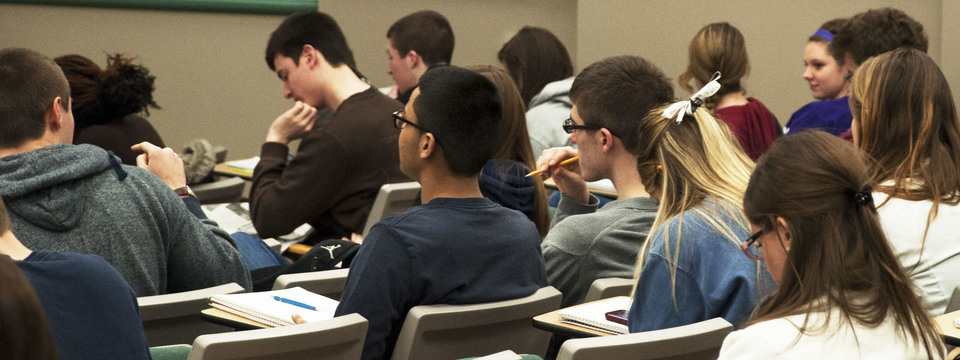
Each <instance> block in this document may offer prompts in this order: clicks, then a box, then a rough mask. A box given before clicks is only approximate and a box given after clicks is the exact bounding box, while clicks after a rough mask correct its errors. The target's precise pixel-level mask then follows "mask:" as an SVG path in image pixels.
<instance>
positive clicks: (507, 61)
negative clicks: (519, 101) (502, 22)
mask: <svg viewBox="0 0 960 360" xmlns="http://www.w3.org/2000/svg"><path fill="white" fill-rule="evenodd" d="M497 58H498V59H499V60H500V62H501V63H503V64H504V66H506V68H507V71H508V72H509V73H510V76H512V77H513V79H514V81H516V82H517V84H518V85H519V86H520V96H521V97H522V98H523V103H524V104H530V99H533V97H534V96H536V95H537V94H538V93H540V91H541V90H543V87H544V86H546V85H547V84H549V83H551V82H554V81H558V80H563V79H566V78H568V77H571V76H573V64H572V62H571V61H570V54H569V53H568V52H567V48H566V46H563V43H562V42H560V39H558V38H557V37H556V36H555V35H553V33H551V32H550V31H549V30H547V29H543V28H538V27H533V26H524V27H523V28H522V29H520V31H518V32H517V34H516V35H514V36H513V37H512V38H510V40H509V41H507V43H506V44H503V47H501V48H500V52H499V53H498V54H497Z"/></svg>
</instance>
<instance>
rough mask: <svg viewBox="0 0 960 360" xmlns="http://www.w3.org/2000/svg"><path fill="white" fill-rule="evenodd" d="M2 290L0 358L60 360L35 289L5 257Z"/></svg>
mask: <svg viewBox="0 0 960 360" xmlns="http://www.w3.org/2000/svg"><path fill="white" fill-rule="evenodd" d="M0 206H2V202H0ZM0 289H3V291H0V354H3V358H4V359H24V360H56V359H59V357H58V356H57V345H56V344H55V343H54V341H53V334H52V333H51V332H50V328H49V326H48V325H47V317H46V316H45V315H44V314H43V307H42V306H41V304H40V299H39V298H38V297H37V293H36V291H34V289H33V285H30V280H28V279H27V276H26V275H24V274H23V272H21V271H20V268H19V267H17V265H16V263H15V262H14V261H13V260H12V259H10V257H9V256H6V255H0Z"/></svg>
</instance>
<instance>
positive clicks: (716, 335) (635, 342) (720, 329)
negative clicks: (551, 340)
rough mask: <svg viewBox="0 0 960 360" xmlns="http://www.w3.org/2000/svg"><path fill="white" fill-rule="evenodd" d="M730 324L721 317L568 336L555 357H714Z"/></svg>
mask: <svg viewBox="0 0 960 360" xmlns="http://www.w3.org/2000/svg"><path fill="white" fill-rule="evenodd" d="M731 331H733V325H731V324H730V323H729V322H727V321H726V320H724V319H723V318H713V319H710V320H706V321H701V322H698V323H694V324H690V325H684V326H678V327H674V328H669V329H662V330H654V331H646V332H641V333H634V334H626V335H616V336H598V337H592V338H583V339H571V340H567V341H566V342H564V343H563V346H561V347H560V353H559V354H558V355H557V360H584V359H645V360H647V359H671V360H682V359H716V358H717V356H719V355H720V346H721V345H723V339H724V338H726V337H727V334H729V333H730V332H731Z"/></svg>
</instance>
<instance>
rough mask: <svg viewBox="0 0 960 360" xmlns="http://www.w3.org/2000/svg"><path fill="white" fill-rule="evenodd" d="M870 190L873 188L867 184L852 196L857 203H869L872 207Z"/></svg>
mask: <svg viewBox="0 0 960 360" xmlns="http://www.w3.org/2000/svg"><path fill="white" fill-rule="evenodd" d="M872 190H873V189H871V188H870V187H869V186H867V187H866V188H864V189H863V190H861V191H860V192H858V193H856V195H854V196H853V200H854V201H856V202H857V205H869V206H870V207H873V194H872Z"/></svg>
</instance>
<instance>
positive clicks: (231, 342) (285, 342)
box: [187, 314, 368, 360]
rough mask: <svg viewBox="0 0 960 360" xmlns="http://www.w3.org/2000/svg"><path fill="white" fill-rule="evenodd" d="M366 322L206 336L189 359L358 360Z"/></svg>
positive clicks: (343, 319)
mask: <svg viewBox="0 0 960 360" xmlns="http://www.w3.org/2000/svg"><path fill="white" fill-rule="evenodd" d="M367 325H368V324H367V319H364V318H363V316H360V315H359V314H348V315H344V316H338V317H335V318H333V319H330V320H326V321H320V322H314V323H308V324H300V325H291V326H282V327H276V328H270V329H259V330H247V331H237V332H233V333H225V334H211V335H203V336H200V337H198V338H197V340H196V341H194V342H193V349H191V350H190V356H189V357H188V358H187V359H188V360H241V359H257V360H301V359H303V360H307V359H310V360H312V359H324V360H356V359H360V354H361V353H362V352H363V341H364V339H365V338H366V336H367Z"/></svg>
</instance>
